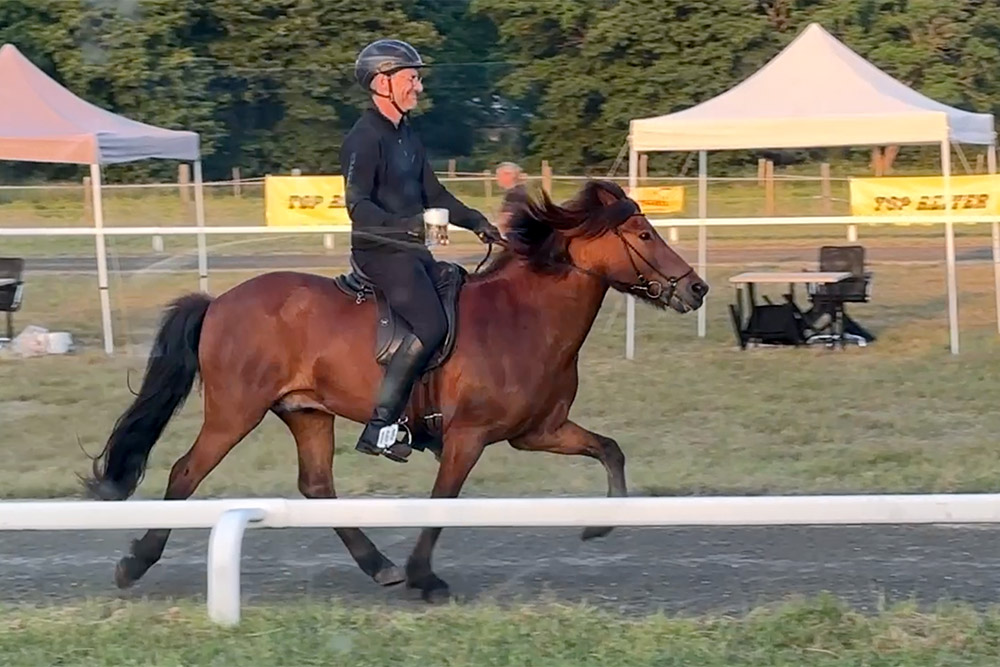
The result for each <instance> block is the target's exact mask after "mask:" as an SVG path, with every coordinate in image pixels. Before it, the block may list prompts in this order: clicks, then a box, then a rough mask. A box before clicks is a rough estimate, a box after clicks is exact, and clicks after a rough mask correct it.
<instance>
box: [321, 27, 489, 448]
mask: <svg viewBox="0 0 1000 667" xmlns="http://www.w3.org/2000/svg"><path fill="white" fill-rule="evenodd" d="M424 66H425V65H424V62H423V61H422V60H421V58H420V54H419V53H417V51H416V49H414V48H413V47H412V46H410V45H409V44H407V43H406V42H402V41H398V40H392V39H380V40H378V41H375V42H372V43H371V44H369V45H368V46H366V47H365V48H364V49H362V51H361V53H360V54H358V58H357V60H356V62H355V64H354V74H355V77H356V78H357V81H358V83H359V84H360V85H361V87H362V88H363V89H364V90H366V91H369V92H370V93H371V99H372V106H371V107H369V108H368V109H366V110H365V111H364V112H363V113H362V115H361V118H359V119H358V121H357V122H356V123H355V124H354V127H353V128H351V131H350V132H349V133H348V135H347V137H346V138H345V139H344V145H343V148H342V149H341V152H340V163H341V169H342V173H343V174H344V181H345V184H346V185H345V199H346V203H347V212H348V215H349V216H350V218H351V223H352V230H351V250H352V257H353V259H354V260H355V263H356V265H357V266H358V267H359V268H360V269H361V271H362V272H363V273H364V274H365V275H366V276H368V278H369V279H371V280H372V281H373V282H374V283H375V284H376V285H377V286H378V288H379V289H380V290H381V291H382V292H383V293H384V294H385V297H386V299H387V300H388V301H389V304H390V306H391V307H392V309H393V311H395V312H396V313H397V314H398V315H400V316H402V317H403V318H404V319H405V320H406V322H407V323H408V324H409V325H410V329H411V330H412V332H413V334H414V335H408V336H407V337H406V338H404V339H403V341H402V343H401V344H400V346H399V348H398V350H397V351H396V352H395V353H394V355H393V357H392V359H391V360H390V361H389V364H388V366H387V368H386V372H385V377H384V378H383V380H382V384H381V387H380V389H379V392H378V395H377V398H376V405H375V410H374V412H373V413H372V416H371V418H370V419H369V421H368V423H367V424H366V425H365V428H364V430H363V431H362V433H361V437H360V438H359V440H358V444H357V446H356V447H355V449H357V450H358V451H360V452H364V453H366V454H372V455H376V456H377V455H379V454H383V455H385V456H386V457H387V458H389V459H391V460H393V461H399V462H405V461H406V456H405V455H403V454H400V453H397V452H395V451H393V450H394V447H393V445H394V443H395V441H396V433H397V429H398V427H397V425H396V424H397V421H398V419H399V417H400V415H401V414H402V412H403V410H404V409H405V407H406V403H407V402H408V400H409V396H410V390H411V388H412V387H413V383H414V382H415V381H416V379H417V377H419V375H420V374H421V372H422V370H423V368H424V365H425V364H426V362H427V361H428V360H429V359H430V357H431V355H432V354H433V353H434V351H435V350H436V349H437V348H438V346H439V345H440V344H441V342H442V341H443V340H444V337H445V335H446V334H447V322H446V319H445V313H444V308H443V307H442V305H441V300H440V298H439V297H438V294H437V291H436V290H435V288H434V283H433V279H432V276H433V275H434V274H433V268H434V257H433V255H431V253H430V251H429V250H428V249H427V247H426V245H425V231H424V230H425V228H424V222H423V211H424V209H425V208H432V207H435V208H445V209H447V210H448V214H449V215H448V218H449V222H451V223H454V224H456V225H458V226H460V227H464V228H466V229H469V230H471V231H473V232H475V233H476V235H477V236H478V237H479V238H480V240H482V241H483V242H484V243H487V242H496V241H500V240H502V237H501V235H500V232H499V230H497V228H496V227H494V226H493V225H492V224H491V223H490V222H489V221H488V220H487V219H486V217H485V216H484V215H483V214H482V213H480V212H479V211H476V210H473V209H471V208H468V207H467V206H465V205H464V204H462V203H461V202H460V201H458V200H457V199H456V198H455V197H454V196H453V195H452V194H451V193H449V192H448V191H447V190H445V189H444V186H442V185H441V183H440V182H439V181H438V179H437V177H436V176H435V175H434V171H433V170H432V169H431V166H430V164H429V162H428V161H427V156H426V152H425V150H424V146H423V144H422V143H421V142H420V139H419V138H418V137H417V135H416V133H415V132H414V130H413V128H412V127H411V126H410V122H409V119H408V117H407V114H408V113H409V112H410V111H411V110H412V109H414V108H415V107H416V106H417V101H418V96H419V94H420V93H421V92H422V91H423V85H422V84H421V80H420V75H419V73H418V71H417V70H418V69H419V68H421V67H424Z"/></svg>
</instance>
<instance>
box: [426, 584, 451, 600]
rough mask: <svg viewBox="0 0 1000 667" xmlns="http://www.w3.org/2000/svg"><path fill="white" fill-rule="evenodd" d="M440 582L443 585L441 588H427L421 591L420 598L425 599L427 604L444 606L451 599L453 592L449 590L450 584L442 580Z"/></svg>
mask: <svg viewBox="0 0 1000 667" xmlns="http://www.w3.org/2000/svg"><path fill="white" fill-rule="evenodd" d="M438 582H439V583H440V584H441V585H440V586H435V587H433V588H425V589H423V590H422V591H420V597H421V598H423V600H424V602H426V603H427V604H443V603H445V602H447V601H448V600H450V599H451V591H450V590H448V584H446V583H444V582H443V581H441V580H440V579H439V580H438Z"/></svg>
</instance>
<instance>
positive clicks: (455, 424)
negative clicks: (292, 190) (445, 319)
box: [83, 180, 709, 602]
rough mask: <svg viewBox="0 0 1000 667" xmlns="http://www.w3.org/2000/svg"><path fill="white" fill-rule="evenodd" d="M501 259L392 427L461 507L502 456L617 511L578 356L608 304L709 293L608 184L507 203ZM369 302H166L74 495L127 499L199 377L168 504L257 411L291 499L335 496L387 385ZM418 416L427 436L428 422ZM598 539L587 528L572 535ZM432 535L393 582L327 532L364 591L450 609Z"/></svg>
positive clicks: (127, 561) (438, 493)
mask: <svg viewBox="0 0 1000 667" xmlns="http://www.w3.org/2000/svg"><path fill="white" fill-rule="evenodd" d="M503 245H504V247H503V248H502V249H501V251H500V252H499V253H498V254H497V255H496V256H495V257H494V258H493V259H492V260H490V262H489V264H488V265H487V266H486V267H485V268H484V269H483V270H482V271H478V270H477V271H475V272H465V273H463V276H464V279H463V281H462V284H461V286H460V289H458V290H457V292H456V296H455V304H454V305H455V311H454V312H455V317H454V321H453V323H452V325H453V333H454V336H453V347H452V349H451V351H450V353H448V355H447V357H446V358H441V359H439V361H440V363H439V364H438V366H437V367H436V368H434V369H433V370H428V371H427V373H426V375H425V376H424V377H423V378H422V379H421V380H419V381H418V382H417V384H415V385H414V389H413V391H412V393H411V396H410V398H409V399H408V400H409V402H408V405H407V408H406V413H405V416H404V417H403V418H402V420H403V421H404V422H408V423H409V424H412V425H413V430H414V431H415V435H414V437H415V438H416V440H420V443H417V442H416V440H414V444H415V447H417V448H418V449H428V450H431V452H432V453H433V454H434V455H435V457H436V458H437V460H438V470H437V475H436V478H435V480H434V485H433V488H432V490H431V497H432V498H454V497H457V496H458V495H459V493H460V490H461V488H462V485H463V484H464V482H465V480H466V479H467V477H468V475H469V473H470V472H471V470H472V469H473V467H474V466H475V465H476V462H477V461H478V460H479V458H480V455H481V454H482V453H483V450H484V449H485V447H486V446H487V445H490V444H493V443H498V442H502V441H507V442H509V444H510V445H511V446H513V447H514V448H515V449H517V450H526V451H537V452H549V453H556V454H565V455H582V456H587V457H591V458H594V459H597V460H598V461H600V462H601V464H603V466H604V468H605V470H606V472H607V484H608V491H607V495H608V496H610V497H624V496H627V495H628V492H627V489H626V481H625V456H624V454H623V453H622V450H621V448H620V447H619V445H618V443H617V442H616V441H615V440H614V439H612V438H610V437H608V436H606V435H602V434H599V433H595V432H593V431H589V430H587V429H585V428H584V427H582V426H580V425H579V424H577V423H575V422H573V421H570V420H569V418H568V415H569V412H570V407H571V406H572V404H573V401H574V399H575V397H576V393H577V387H578V355H579V351H580V348H581V346H582V345H583V344H584V341H585V340H586V338H587V335H588V333H589V332H590V330H591V327H592V326H593V323H594V320H595V319H596V317H597V315H598V311H599V310H600V308H601V304H602V302H603V301H604V299H605V296H606V294H607V292H608V290H609V289H615V290H617V291H620V292H623V293H627V294H632V295H635V296H636V297H637V298H638V299H640V300H641V301H643V302H645V303H648V304H650V305H652V306H653V307H656V308H659V309H664V310H665V309H667V308H671V309H673V310H675V311H677V312H679V313H682V314H683V313H687V312H691V311H694V310H697V309H698V308H699V307H701V306H702V304H703V302H704V299H705V296H706V294H707V293H708V289H709V288H708V285H707V283H706V282H705V281H704V280H702V278H701V277H699V276H698V274H697V273H696V272H695V271H694V269H693V268H692V267H691V266H690V265H689V264H687V263H686V262H685V261H684V260H683V259H681V257H680V256H679V255H678V254H677V253H676V252H675V251H674V250H673V249H672V248H670V246H669V245H668V244H667V243H666V242H665V241H664V240H663V238H662V237H661V236H660V235H659V233H658V232H657V231H656V229H655V228H654V227H653V226H652V225H651V224H650V223H649V221H648V220H647V219H646V217H645V216H644V215H643V214H642V212H641V210H640V209H639V207H638V205H637V204H636V203H635V202H634V201H633V200H631V199H630V198H628V196H627V195H626V193H625V192H624V190H623V189H622V188H621V187H619V186H618V185H616V184H615V183H613V182H610V181H602V180H589V181H587V182H586V183H585V185H584V186H583V187H582V188H581V189H580V191H579V192H578V193H577V196H576V197H575V198H573V199H572V200H570V201H568V202H564V203H562V204H556V203H554V202H553V201H552V200H551V198H550V197H549V196H548V194H544V195H543V196H542V198H541V199H535V198H529V199H528V200H527V201H524V202H521V203H519V206H518V208H517V209H516V210H515V211H514V212H513V215H512V217H511V218H510V220H509V224H508V229H507V234H506V237H505V243H504V244H503ZM490 249H492V246H491V247H490ZM488 257H489V254H488V253H487V258H488ZM439 264H441V265H447V264H448V263H446V262H440V263H439ZM451 266H452V267H458V265H457V264H453V265H451ZM463 271H464V269H463ZM341 277H343V276H341ZM376 301H377V300H376V299H373V298H365V297H364V294H362V293H359V294H358V295H357V298H352V297H351V296H350V295H349V294H348V293H346V292H345V290H344V289H342V288H341V287H338V284H337V279H334V278H329V277H326V276H321V275H317V274H310V273H300V272H292V271H275V272H270V273H265V274H262V275H259V276H256V277H253V278H251V279H248V280H246V281H244V282H242V283H240V284H238V285H236V286H235V287H233V288H231V289H230V290H228V291H226V292H224V293H222V294H220V295H218V296H216V297H214V298H213V297H211V296H209V295H207V294H204V293H197V292H195V293H189V294H185V295H183V296H181V297H179V298H177V299H175V300H173V301H172V302H170V303H169V304H168V305H167V307H166V308H165V309H164V312H163V315H162V318H161V321H160V324H159V327H158V330H157V332H156V335H155V339H154V344H153V348H152V351H151V353H150V356H149V359H148V361H147V365H146V370H145V373H144V377H143V380H142V385H141V387H140V389H139V391H138V393H137V394H136V395H135V398H134V400H133V401H132V403H131V405H130V406H129V407H128V408H127V409H126V410H125V412H124V413H122V414H121V416H120V417H119V418H118V420H117V421H116V422H115V424H114V427H113V429H112V431H111V434H110V436H109V438H108V440H107V442H106V444H105V445H104V447H103V449H102V450H101V452H100V453H99V454H98V455H96V456H95V457H93V464H92V474H91V475H88V476H86V477H85V478H84V480H83V481H84V486H85V489H86V493H87V494H88V495H89V496H90V497H92V498H96V499H101V500H124V499H126V498H128V497H129V496H131V495H132V494H133V493H134V492H135V490H136V488H137V486H138V484H139V483H140V481H141V480H142V478H143V476H144V472H145V468H146V464H147V460H148V457H149V454H150V451H151V449H152V448H153V445H154V444H155V443H156V441H157V439H158V438H159V437H160V435H161V433H162V431H163V429H164V428H165V426H166V425H167V423H168V421H169V420H170V419H171V417H172V416H173V415H174V413H175V412H176V411H177V410H178V409H179V408H180V407H181V406H182V405H183V403H184V401H185V400H186V397H187V396H188V394H189V393H190V391H191V389H192V386H193V383H194V380H195V378H196V376H200V382H201V389H202V394H203V408H204V409H203V413H204V416H203V422H202V425H201V429H200V431H199V433H198V435H197V437H196V439H195V441H194V443H193V444H192V446H191V448H190V449H189V450H188V451H187V452H186V453H185V454H183V455H182V456H181V457H180V458H178V459H177V460H176V462H175V463H174V464H173V467H172V468H171V471H170V476H169V482H168V484H167V488H166V493H165V495H164V498H165V499H166V500H183V499H186V498H188V497H190V496H191V495H192V494H193V493H194V492H195V490H196V488H197V487H198V485H199V483H201V481H202V480H204V479H205V477H206V476H207V475H208V474H209V473H210V472H211V471H212V469H213V468H215V467H216V466H217V465H218V464H219V462H220V461H222V459H223V458H224V457H225V456H226V454H227V453H229V451H230V450H232V449H233V447H235V446H236V445H237V444H238V443H239V442H240V441H241V440H242V439H243V438H244V437H245V436H246V435H247V434H248V433H250V432H251V431H252V430H253V429H254V428H256V427H257V425H258V424H259V423H260V422H261V420H262V419H263V418H264V417H265V416H266V414H267V413H268V412H269V411H270V412H273V413H274V414H276V415H277V416H278V417H279V418H280V419H281V420H282V421H283V422H284V423H285V424H286V425H287V427H288V429H289V430H290V431H291V434H292V437H293V438H294V440H295V444H296V450H297V454H298V489H299V492H300V493H301V494H302V495H303V496H304V497H305V498H335V497H336V493H335V491H334V477H333V456H334V421H335V419H336V418H337V417H342V418H345V419H348V420H351V421H354V422H358V423H364V421H365V420H366V419H367V417H368V416H369V415H370V414H371V411H372V409H373V406H374V401H375V392H376V388H377V386H378V383H379V381H380V378H381V373H382V372H383V368H382V367H380V364H379V362H378V361H377V359H376V358H375V357H376V355H375V354H366V353H364V351H365V350H370V349H372V348H373V346H375V340H376V337H377V333H378V332H377V331H376V326H377V324H376V320H377V319H379V318H378V314H379V311H378V310H377V308H379V307H380V306H379V304H378V303H376ZM382 322H383V324H384V323H385V320H384V319H383V320H382ZM428 414H430V415H431V416H432V417H433V418H431V419H429V421H430V422H434V423H436V426H435V427H434V428H431V427H428V426H426V425H424V423H425V418H427V417H428ZM394 465H397V464H395V463H394ZM610 531H611V528H610V527H594V528H586V529H584V531H583V534H582V538H583V539H592V538H595V537H603V536H604V535H606V534H608V532H610ZM440 532H441V529H440V528H424V529H423V530H422V531H421V532H420V535H419V537H418V539H417V541H416V544H415V545H414V548H413V550H412V552H411V554H410V555H409V557H408V559H407V562H406V566H405V569H403V568H399V567H397V566H396V565H395V564H394V563H393V562H392V561H391V560H389V559H388V558H387V557H386V556H385V555H384V554H383V553H382V552H380V551H379V550H378V548H376V546H375V545H374V544H373V543H372V541H371V540H370V539H369V538H368V536H367V535H365V533H364V532H363V531H361V530H360V529H358V528H337V529H336V533H337V534H338V536H339V538H340V539H341V540H342V542H343V543H344V545H345V547H346V548H347V550H348V551H349V552H350V554H351V556H352V557H353V559H354V560H355V562H356V563H357V565H358V566H359V567H360V568H361V570H362V571H363V572H364V573H365V574H366V575H368V576H369V577H371V578H372V580H373V581H374V582H376V583H377V584H381V585H384V586H389V585H395V584H400V583H403V582H405V583H406V587H407V588H410V589H416V591H417V592H419V594H420V595H421V596H422V598H423V599H424V600H427V601H428V602H435V601H441V600H444V599H447V598H448V597H449V590H448V585H447V583H445V581H443V580H442V579H441V578H439V577H438V576H437V575H436V574H435V573H434V572H433V570H432V567H431V557H432V552H433V550H434V546H435V543H436V542H437V539H438V536H439V535H440ZM169 534H170V531H169V530H149V531H148V532H146V533H145V534H144V535H143V536H142V538H141V539H138V540H133V541H132V544H131V548H130V551H129V553H128V554H127V555H125V556H123V557H122V558H121V559H120V560H119V562H118V563H117V565H116V567H115V575H114V579H115V582H116V584H117V585H118V586H119V587H120V588H127V587H129V586H131V585H133V584H134V583H135V582H137V581H138V580H139V579H140V578H141V577H142V576H143V574H144V573H145V572H146V571H147V570H148V569H149V568H150V567H152V566H153V565H154V564H155V563H156V562H157V561H158V560H159V559H160V557H161V556H162V554H163V550H164V547H165V546H166V543H167V539H168V537H169Z"/></svg>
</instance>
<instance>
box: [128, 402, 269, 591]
mask: <svg viewBox="0 0 1000 667" xmlns="http://www.w3.org/2000/svg"><path fill="white" fill-rule="evenodd" d="M208 405H209V402H208V401H206V409H205V422H204V423H203V424H202V426H201V431H200V432H199V433H198V437H197V438H196V439H195V441H194V444H193V445H191V449H189V450H188V451H187V453H186V454H184V455H183V456H181V457H180V458H179V459H177V461H176V462H175V463H174V466H173V468H171V469H170V480H169V482H168V483H167V491H166V493H165V494H164V500H185V499H187V498H189V497H190V496H191V494H193V493H194V492H195V489H197V488H198V485H199V484H201V482H202V480H204V479H205V477H207V476H208V474H209V473H210V472H212V470H213V469H214V468H215V467H216V466H217V465H219V462H220V461H222V459H223V458H225V456H226V454H228V453H229V452H230V450H232V448H233V447H235V446H236V444H237V443H239V441H240V440H242V439H243V438H244V437H246V435H247V433H249V432H250V431H252V430H253V429H254V428H256V427H257V424H259V423H260V420H261V419H263V418H264V415H265V414H267V410H266V408H262V409H260V410H258V411H256V412H245V413H243V414H237V412H238V411H233V410H222V409H221V408H215V409H210V408H209V407H208ZM169 537H170V530H169V529H154V530H149V531H147V532H146V534H145V535H143V536H142V537H141V538H140V539H138V540H134V541H133V542H132V548H131V549H130V553H129V555H128V556H123V557H122V559H121V560H120V561H118V566H117V567H116V568H115V583H116V584H117V585H118V587H119V588H128V587H129V586H131V585H132V584H134V583H135V582H136V581H138V580H139V578H140V577H142V575H144V574H145V573H146V571H147V570H149V568H151V567H152V566H153V565H155V564H156V562H157V561H158V560H160V556H162V555H163V549H164V547H165V546H166V545H167V539H168V538H169Z"/></svg>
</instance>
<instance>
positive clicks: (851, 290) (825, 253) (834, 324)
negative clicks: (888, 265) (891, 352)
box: [805, 245, 875, 345]
mask: <svg viewBox="0 0 1000 667" xmlns="http://www.w3.org/2000/svg"><path fill="white" fill-rule="evenodd" d="M819 270H820V271H821V272H839V271H846V272H849V273H850V274H851V277H850V278H846V279H844V280H841V281H840V282H836V283H813V284H811V285H810V286H809V300H810V301H811V302H812V308H811V309H810V310H809V311H808V312H807V313H805V318H806V321H807V322H808V323H809V326H810V328H812V329H813V330H814V331H815V332H816V333H814V334H813V335H812V336H810V337H809V339H808V341H809V343H819V342H826V343H839V344H841V345H843V344H844V342H847V341H850V342H854V343H857V344H858V345H867V344H868V343H871V342H873V341H874V340H875V336H874V335H873V334H872V333H871V332H869V331H867V330H866V329H865V328H864V327H862V326H861V325H860V324H858V323H857V322H856V321H854V320H853V319H851V318H850V317H849V316H848V315H847V313H846V312H845V309H844V304H847V303H868V301H869V300H870V299H871V289H872V274H871V272H870V271H866V270H865V248H864V246H860V245H850V246H823V247H822V248H820V250H819ZM824 316H826V317H829V322H828V323H827V324H826V325H824V326H821V327H817V326H816V325H817V323H818V322H819V321H820V320H821V319H822V318H823V317H824Z"/></svg>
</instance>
